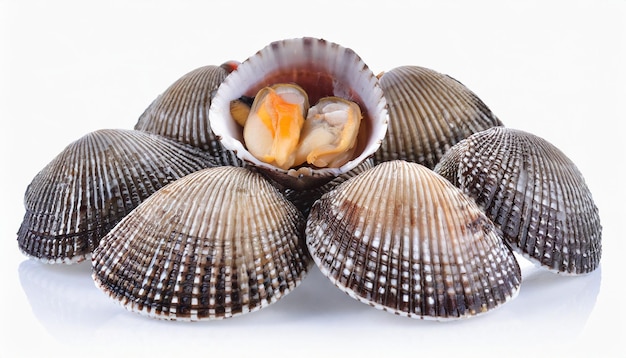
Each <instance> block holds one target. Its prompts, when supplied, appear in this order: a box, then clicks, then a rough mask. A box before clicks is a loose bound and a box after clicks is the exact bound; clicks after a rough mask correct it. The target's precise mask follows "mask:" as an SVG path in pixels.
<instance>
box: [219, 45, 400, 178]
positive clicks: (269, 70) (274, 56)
mask: <svg viewBox="0 0 626 358" xmlns="http://www.w3.org/2000/svg"><path fill="white" fill-rule="evenodd" d="M277 84H294V85H298V86H299V87H301V88H302V89H303V90H304V92H305V93H306V94H307V95H308V102H309V103H311V104H315V103H317V102H318V101H319V100H320V99H321V98H324V97H338V98H341V99H343V100H348V101H352V102H355V103H356V104H357V105H358V106H359V108H360V111H361V112H362V120H361V121H360V127H359V129H358V135H357V136H356V145H355V147H356V149H355V150H354V154H353V156H352V157H351V158H350V160H348V162H347V163H345V164H343V165H341V166H339V167H321V168H320V167H316V166H312V165H302V166H297V167H293V168H288V169H283V168H280V167H278V166H275V165H273V164H270V163H266V162H264V161H262V160H260V159H258V158H257V157H255V156H254V155H252V154H251V153H250V151H249V150H248V148H247V147H246V144H245V140H244V134H243V132H244V131H243V127H242V126H241V125H240V124H239V123H238V122H237V121H236V120H235V119H233V117H232V114H231V102H232V101H235V100H238V99H239V98H241V97H255V96H256V95H257V93H258V92H259V91H260V90H261V89H263V88H265V87H267V86H273V85H277ZM386 107H387V106H386V101H385V98H384V96H383V92H382V90H381V88H380V86H379V85H378V79H377V78H376V76H375V75H374V74H373V73H372V71H371V70H370V69H369V68H368V67H367V65H366V64H365V63H364V62H363V60H362V59H361V58H360V57H359V56H358V55H357V54H356V53H355V52H354V51H352V50H351V49H348V48H345V47H343V46H340V45H338V44H335V43H332V42H329V41H326V40H323V39H316V38H309V37H305V38H296V39H288V40H282V41H276V42H273V43H271V44H269V45H268V46H266V47H265V48H263V49H261V50H260V51H259V52H257V53H256V54H255V55H253V56H251V57H249V58H248V59H247V60H245V61H244V62H242V63H241V65H239V66H238V67H237V69H235V70H234V71H233V72H232V73H231V74H230V75H229V76H228V77H227V78H226V79H225V80H224V82H222V84H221V85H220V87H219V88H218V90H217V92H216V94H215V96H214V97H213V102H212V103H211V109H210V113H209V115H210V118H211V127H212V129H213V132H214V133H215V135H216V136H217V137H218V138H219V139H220V140H221V142H222V144H223V145H224V147H225V148H227V149H229V150H232V151H234V152H236V153H237V156H238V157H239V158H240V159H242V160H243V161H245V162H247V163H250V164H251V165H252V166H254V167H256V168H258V170H259V171H260V172H262V173H263V174H265V175H267V176H268V177H270V178H271V179H272V180H274V181H276V182H278V183H279V184H280V185H282V186H284V187H288V188H291V189H296V190H303V189H311V188H314V187H318V186H321V185H323V184H325V183H327V182H329V181H331V180H332V179H334V178H336V177H337V176H339V175H341V174H343V173H346V172H348V171H350V170H352V169H354V168H355V167H357V166H358V165H359V164H360V163H361V162H363V161H364V160H365V159H367V158H368V157H370V156H371V155H372V154H373V153H374V152H375V151H376V150H377V149H378V148H379V146H380V143H381V141H382V140H383V138H384V137H385V132H386V129H387V120H388V116H387V108H386Z"/></svg>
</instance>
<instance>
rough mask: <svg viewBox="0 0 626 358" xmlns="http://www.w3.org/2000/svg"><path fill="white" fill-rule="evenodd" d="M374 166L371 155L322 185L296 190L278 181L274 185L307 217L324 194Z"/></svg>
mask: <svg viewBox="0 0 626 358" xmlns="http://www.w3.org/2000/svg"><path fill="white" fill-rule="evenodd" d="M373 167H374V159H373V158H371V157H370V158H367V159H365V160H364V161H363V162H362V163H361V164H359V165H358V166H357V167H356V168H354V169H352V170H350V171H348V172H346V173H343V174H341V175H339V176H338V177H336V178H335V179H333V180H331V181H329V182H328V183H326V184H324V185H322V186H319V187H316V188H312V189H308V190H294V189H291V188H285V187H281V186H279V185H278V184H277V183H274V185H276V186H277V188H278V189H279V191H280V192H281V193H282V194H283V195H284V196H285V198H287V200H289V201H291V202H292V203H293V204H294V205H295V206H296V207H297V208H298V209H300V211H301V212H302V214H303V215H304V217H305V218H307V217H308V216H309V211H310V210H311V206H313V203H314V202H315V201H317V200H318V199H319V198H321V197H322V195H324V194H325V193H327V192H329V191H330V190H331V189H333V188H334V187H336V186H337V185H339V184H341V183H343V182H344V181H346V180H348V179H350V178H353V177H355V176H357V175H359V174H361V173H362V172H364V171H366V170H367V169H370V168H373Z"/></svg>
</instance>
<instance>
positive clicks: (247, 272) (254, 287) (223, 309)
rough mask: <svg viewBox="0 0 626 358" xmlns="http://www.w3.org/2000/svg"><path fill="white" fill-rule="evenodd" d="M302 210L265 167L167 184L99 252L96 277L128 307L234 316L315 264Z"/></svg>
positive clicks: (170, 314)
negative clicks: (267, 176)
mask: <svg viewBox="0 0 626 358" xmlns="http://www.w3.org/2000/svg"><path fill="white" fill-rule="evenodd" d="M303 227H304V219H303V217H302V214H301V213H300V212H299V211H298V210H297V209H296V208H295V207H294V206H293V205H292V204H291V203H290V202H288V201H287V200H286V199H285V198H283V197H282V196H281V195H280V193H278V191H277V190H276V189H275V188H274V187H272V186H271V185H270V184H269V183H268V182H267V181H266V180H265V179H263V178H262V177H261V176H260V175H258V174H256V173H253V172H251V171H249V170H247V169H244V168H240V167H229V166H223V167H216V168H209V169H206V170H202V171H199V172H196V173H193V174H190V175H188V176H186V177H185V178H182V179H180V180H178V181H176V182H174V183H172V184H170V185H168V186H167V187H165V188H163V189H161V190H159V191H158V192H157V193H155V194H154V195H153V196H151V197H150V198H149V199H148V200H146V201H145V202H144V203H142V204H141V205H140V206H139V207H137V209H136V210H135V211H133V212H132V213H131V214H130V215H128V216H127V217H125V218H124V219H123V220H122V221H121V222H120V224H119V225H118V226H116V227H115V228H114V229H113V230H112V231H111V232H110V233H109V234H108V235H106V236H105V237H104V238H103V240H102V244H101V245H100V246H99V247H98V249H96V251H95V252H94V259H93V267H94V271H93V277H94V280H95V282H96V285H97V286H98V287H99V288H100V289H101V290H102V291H104V292H105V293H107V294H108V295H109V296H110V297H111V298H113V299H114V300H116V301H117V302H119V303H120V304H122V305H123V306H124V307H126V308H127V309H128V310H130V311H134V312H138V313H140V314H143V315H147V316H149V317H153V318H158V319H167V320H184V321H198V320H209V319H221V318H228V317H232V316H236V315H240V314H244V313H246V312H252V311H255V310H258V309H260V308H263V307H265V306H267V305H269V304H271V303H273V302H276V301H277V300H279V299H280V298H281V297H283V296H284V295H286V294H287V293H288V292H291V291H292V290H293V289H294V288H295V287H296V286H297V285H298V284H299V283H300V282H301V280H302V278H303V277H304V275H305V274H306V272H307V270H308V268H309V262H310V261H309V259H308V256H307V255H306V248H305V247H304V238H303Z"/></svg>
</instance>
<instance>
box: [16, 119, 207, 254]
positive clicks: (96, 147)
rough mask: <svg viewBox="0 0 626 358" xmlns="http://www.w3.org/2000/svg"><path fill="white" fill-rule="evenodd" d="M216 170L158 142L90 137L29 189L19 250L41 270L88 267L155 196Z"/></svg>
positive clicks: (201, 156)
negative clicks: (108, 237) (104, 241)
mask: <svg viewBox="0 0 626 358" xmlns="http://www.w3.org/2000/svg"><path fill="white" fill-rule="evenodd" d="M213 165H214V162H213V158H212V156H211V155H209V154H208V153H207V152H204V151H201V150H199V149H197V148H194V147H191V146H187V145H184V144H181V143H178V142H175V141H173V140H170V139H167V138H164V137H161V136H158V135H155V134H150V133H146V132H141V131H133V130H123V129H101V130H98V131H95V132H91V133H88V134H86V135H85V136H83V137H81V138H79V139H78V140H76V141H74V142H72V143H71V144H69V145H68V146H67V147H66V148H65V149H64V150H63V151H62V152H61V153H59V154H58V155H57V156H56V157H55V158H54V159H53V160H52V161H51V162H50V163H49V164H48V165H46V167H44V168H43V169H42V170H41V171H40V172H39V173H38V174H37V175H36V176H35V177H34V178H33V180H32V182H31V183H30V185H29V186H28V188H27V189H26V193H25V195H24V205H25V207H26V213H25V215H24V220H23V221H22V224H21V226H20V229H19V231H18V237H17V241H18V245H19V248H20V250H21V251H22V252H23V253H24V254H25V255H27V256H29V257H31V258H34V259H37V260H40V261H43V262H46V263H74V262H80V261H83V260H85V259H88V258H90V257H91V253H92V251H93V250H94V248H95V247H96V246H98V243H99V241H100V239H101V238H102V236H104V235H105V234H106V233H107V232H108V231H109V230H110V229H111V228H113V226H115V224H117V223H118V222H119V221H120V220H121V219H122V217H124V216H125V215H126V214H128V213H129V212H130V211H131V210H132V209H134V208H135V207H136V206H137V205H139V203H141V202H142V201H143V200H145V199H146V198H148V197H149V196H150V195H151V194H152V193H154V192H155V191H157V190H158V189H160V188H161V187H163V186H165V185H166V184H168V183H170V182H172V181H174V180H176V179H179V178H181V177H183V176H185V175H187V174H189V173H192V172H194V171H196V170H200V169H202V168H206V167H210V166H213Z"/></svg>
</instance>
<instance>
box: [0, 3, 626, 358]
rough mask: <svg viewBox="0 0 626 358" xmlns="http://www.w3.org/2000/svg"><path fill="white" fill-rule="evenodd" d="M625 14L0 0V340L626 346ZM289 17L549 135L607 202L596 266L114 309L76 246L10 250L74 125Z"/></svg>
mask: <svg viewBox="0 0 626 358" xmlns="http://www.w3.org/2000/svg"><path fill="white" fill-rule="evenodd" d="M625 23H626V2H625V1H624V0H593V1H592V0H588V1H582V0H581V1H571V0H568V1H523V2H522V1H472V2H469V1H467V2H461V1H454V2H451V1H432V2H419V1H415V2H409V1H406V0H403V1H398V2H395V1H390V0H388V1H364V0H361V1H354V2H353V1H344V2H341V1H338V0H332V1H326V0H316V1H311V2H296V1H269V0H266V1H244V0H240V1H229V2H226V1H222V2H219V3H217V2H209V1H204V2H203V1H170V2H166V1H132V2H131V1H118V0H115V1H100V2H95V1H93V2H91V1H66V0H57V1H6V0H2V1H0V38H1V42H0V44H1V53H0V76H1V77H0V118H1V123H2V124H1V125H2V127H3V128H2V132H1V133H2V134H1V135H2V141H1V145H2V157H1V159H2V166H1V168H2V172H1V173H2V174H1V175H0V180H1V181H2V182H1V184H2V191H1V193H2V200H1V203H2V204H1V205H0V207H1V208H2V209H1V210H2V212H1V214H0V220H1V221H0V222H1V224H0V230H1V235H0V238H1V240H0V258H1V260H0V265H1V266H0V268H1V271H0V272H1V276H0V282H1V286H0V287H1V288H0V307H1V309H2V310H3V312H2V318H0V325H1V328H2V332H4V333H2V334H1V335H0V356H49V355H53V354H62V355H64V356H86V355H89V356H130V355H135V356H145V354H147V353H149V354H153V355H155V356H173V355H176V356H179V357H191V356H216V355H217V354H223V355H225V356H233V357H234V356H303V355H304V356H308V355H311V356H333V355H334V354H335V353H342V354H345V355H346V356H357V355H358V356H369V355H371V356H378V357H390V356H392V355H398V354H403V355H406V356H415V357H419V356H432V355H436V356H447V354H448V353H456V354H463V356H476V357H489V356H503V357H508V356H521V357H542V356H545V357H556V356H564V355H565V354H566V353H567V354H568V355H569V356H571V357H576V356H605V357H606V356H620V355H621V356H624V354H625V353H624V352H625V349H624V348H623V344H624V338H626V336H625V334H624V307H625V304H624V298H625V297H626V295H625V294H624V293H623V292H624V283H625V279H624V274H625V270H624V265H625V262H626V251H625V249H626V248H625V247H624V229H623V227H624V225H625V222H626V220H625V218H624V214H625V210H624V203H625V199H626V196H625V195H624V178H623V165H624V154H625V153H624V152H625V150H624V141H625V137H624V129H625V128H624V119H625V118H624V117H625V109H624V108H625V106H624V104H625V102H626V70H624V64H625V63H626V25H625ZM302 36H314V37H321V38H325V39H327V40H330V41H333V42H336V43H339V44H341V45H344V46H346V47H350V48H352V49H353V50H355V51H356V52H357V53H358V54H359V55H360V56H361V57H362V58H363V59H364V61H365V62H366V63H367V64H368V65H369V67H370V68H371V69H372V70H373V71H374V72H375V73H379V72H381V71H384V70H388V69H391V68H393V67H395V66H400V65H420V66H424V67H429V68H432V69H434V70H437V71H439V72H443V73H447V74H449V75H451V76H453V77H455V78H456V79H458V80H459V81H461V82H462V83H464V84H465V85H466V86H468V87H469V88H470V89H471V90H473V91H474V92H475V93H476V94H477V95H478V96H479V97H480V98H481V99H482V100H483V101H484V102H485V103H487V105H488V106H489V107H490V108H491V109H492V110H493V111H494V112H495V113H496V114H497V115H498V116H499V117H500V119H501V120H502V121H503V122H504V124H505V125H507V126H509V127H514V128H518V129H523V130H526V131H529V132H532V133H535V134H537V135H539V136H542V137H544V138H545V139H547V140H549V141H550V142H552V143H553V144H555V145H556V146H558V147H559V148H561V149H562V150H563V151H564V152H565V153H566V154H567V155H568V156H569V157H570V158H571V159H572V160H573V161H574V162H575V163H576V164H577V166H578V168H579V169H580V170H581V171H582V173H583V175H584V176H585V179H586V180H587V183H588V185H589V187H590V188H591V191H592V193H593V196H594V199H595V201H596V204H597V205H598V207H599V209H600V215H601V218H602V225H603V257H602V264H601V268H600V269H598V270H597V271H595V272H593V273H591V274H589V275H586V276H581V277H562V276H557V275H554V274H552V273H548V272H545V271H543V270H540V269H536V268H534V267H532V266H530V265H528V264H524V263H522V266H523V275H524V281H523V283H522V286H521V291H520V293H519V296H518V297H517V298H516V299H515V300H513V301H511V302H509V303H507V304H505V305H504V306H502V307H501V308H499V309H497V310H495V311H493V312H490V313H488V314H487V315H484V316H479V317H476V318H472V319H469V320H463V321H456V322H447V323H437V322H430V321H420V320H412V319H407V318H401V317H396V316H393V315H391V314H389V313H386V312H382V311H378V310H375V309H373V308H371V307H368V306H366V305H364V304H362V303H359V302H357V301H355V300H353V299H351V298H350V297H348V296H347V295H345V294H344V293H342V292H340V291H339V290H338V289H336V288H334V287H333V286H332V285H331V284H330V283H329V282H328V281H327V280H326V279H325V278H323V277H322V276H321V274H320V273H319V272H318V270H317V269H316V268H314V269H313V271H312V272H311V273H310V274H309V276H308V277H307V278H306V279H305V281H304V282H303V283H302V285H301V286H299V287H298V288H297V289H296V290H295V291H294V292H292V293H290V294H289V295H287V296H286V297H284V298H283V299H281V300H280V301H278V302H277V303H276V304H274V305H272V306H270V307H268V308H266V309H264V310H261V311H259V312H255V313H252V314H249V315H244V316H241V317H236V318H232V319H229V320H224V321H215V322H201V323H191V324H190V323H182V322H165V321H156V320H152V319H149V318H144V317H141V316H139V315H136V314H134V313H131V312H127V311H126V310H124V309H123V308H122V307H121V306H118V305H117V303H115V302H113V301H111V300H110V299H109V298H108V297H105V295H104V294H103V293H101V292H100V291H99V290H98V289H97V288H96V287H95V286H94V285H93V282H92V281H91V277H90V272H89V270H90V266H89V265H88V264H81V265H77V266H70V267H61V266H48V265H42V264H38V263H35V262H32V261H29V260H28V259H26V258H25V257H24V256H23V255H22V254H21V253H20V252H19V251H18V248H17V242H16V232H17V229H18V228H19V225H20V223H21V220H22V216H23V215H24V207H23V203H22V198H23V195H24V192H25V189H26V186H27V185H28V184H29V182H30V181H31V179H32V178H33V177H34V176H35V174H36V173H37V172H38V171H39V170H40V169H42V168H43V167H44V166H45V165H46V164H47V163H48V162H49V161H50V160H52V158H53V157H54V156H55V155H57V154H58V153H59V152H60V151H61V150H62V149H63V148H64V147H65V146H66V145H67V144H69V143H70V142H72V141H74V140H76V139H78V138H79V137H81V136H83V135H84V134H86V133H88V132H91V131H94V130H97V129H101V128H132V127H133V126H134V124H135V123H136V121H137V118H138V116H139V115H140V114H141V113H142V112H143V110H144V109H145V108H146V107H147V106H148V104H149V103H150V102H151V101H152V100H153V99H154V98H155V97H156V96H157V95H158V94H159V93H160V92H162V91H163V90H165V88H167V86H169V85H170V84H171V83H172V82H174V81H175V80H176V79H178V78H179V77H180V76H182V75H183V74H185V73H187V72H189V71H191V70H193V69H195V68H197V67H200V66H204V65H209V64H213V65H219V64H221V63H222V62H224V61H227V60H233V59H234V60H239V61H243V60H245V59H246V58H247V57H248V56H251V55H252V54H254V53H255V52H256V51H258V50H260V49H261V48H263V47H264V46H265V45H267V44H269V43H270V42H272V41H275V40H281V39H285V38H292V37H302Z"/></svg>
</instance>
